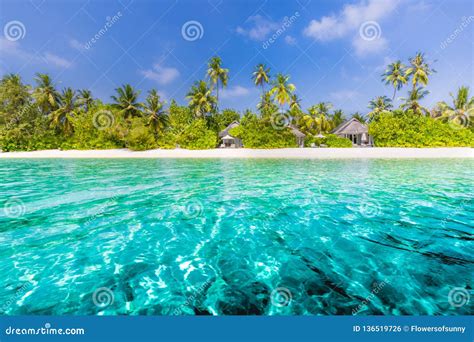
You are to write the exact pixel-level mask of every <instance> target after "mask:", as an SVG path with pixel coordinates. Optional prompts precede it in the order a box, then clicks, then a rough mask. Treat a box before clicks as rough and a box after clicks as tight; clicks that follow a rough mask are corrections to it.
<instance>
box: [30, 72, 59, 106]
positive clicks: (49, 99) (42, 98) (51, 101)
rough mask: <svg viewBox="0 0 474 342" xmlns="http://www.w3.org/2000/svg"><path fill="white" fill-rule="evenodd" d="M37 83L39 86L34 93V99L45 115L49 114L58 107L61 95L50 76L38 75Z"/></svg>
mask: <svg viewBox="0 0 474 342" xmlns="http://www.w3.org/2000/svg"><path fill="white" fill-rule="evenodd" d="M35 81H36V83H37V86H36V88H35V90H34V91H33V98H34V99H35V100H36V103H38V106H39V107H40V109H41V111H42V112H43V114H49V113H50V112H51V111H53V110H55V109H56V108H57V107H58V100H59V93H58V92H57V90H56V88H55V86H54V84H53V81H52V80H51V77H50V76H49V75H48V74H40V73H37V74H36V77H35Z"/></svg>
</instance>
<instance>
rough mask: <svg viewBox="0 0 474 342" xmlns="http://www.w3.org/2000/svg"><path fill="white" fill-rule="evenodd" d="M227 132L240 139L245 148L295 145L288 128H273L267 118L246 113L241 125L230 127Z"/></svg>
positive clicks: (293, 137)
mask: <svg viewBox="0 0 474 342" xmlns="http://www.w3.org/2000/svg"><path fill="white" fill-rule="evenodd" d="M229 133H230V134H231V135H232V136H234V137H237V138H240V139H242V142H243V144H244V147H246V148H284V147H297V144H296V138H295V136H294V135H293V134H292V133H291V131H290V129H289V128H284V129H275V128H273V126H272V125H271V124H270V122H269V121H268V120H265V119H260V118H257V116H256V115H255V114H253V113H250V112H248V113H246V114H245V115H244V117H243V118H242V122H241V125H240V126H238V127H235V128H232V129H231V130H230V131H229Z"/></svg>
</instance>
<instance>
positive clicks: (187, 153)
mask: <svg viewBox="0 0 474 342" xmlns="http://www.w3.org/2000/svg"><path fill="white" fill-rule="evenodd" d="M473 151H474V150H473V149H472V148H469V147H462V148H457V147H453V148H444V147H443V148H385V147H374V148H282V149H246V148H241V149H212V150H185V149H173V150H162V149H157V150H148V151H130V150H128V149H113V150H67V151H61V150H43V151H32V152H4V153H0V159H13V158H38V159H41V158H260V159H265V158H268V159H271V158H286V159H350V158H355V159H374V158H377V159H396V158H408V159H418V158H420V159H426V158H430V159H435V158H474V152H473Z"/></svg>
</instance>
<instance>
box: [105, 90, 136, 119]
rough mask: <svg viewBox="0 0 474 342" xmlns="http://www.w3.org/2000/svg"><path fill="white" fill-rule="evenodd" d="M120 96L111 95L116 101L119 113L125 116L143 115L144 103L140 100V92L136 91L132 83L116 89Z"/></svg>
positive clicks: (115, 104)
mask: <svg viewBox="0 0 474 342" xmlns="http://www.w3.org/2000/svg"><path fill="white" fill-rule="evenodd" d="M115 91H116V92H117V94H118V96H111V97H112V99H113V100H114V101H115V103H114V105H113V106H114V107H115V108H117V109H118V110H119V114H120V115H123V117H124V118H126V119H127V118H129V117H132V118H133V117H139V116H141V115H142V112H141V110H140V109H141V108H142V107H143V104H142V103H140V102H138V96H139V94H140V92H138V91H135V89H133V87H132V86H131V85H130V84H125V85H123V86H121V87H119V88H117V89H115Z"/></svg>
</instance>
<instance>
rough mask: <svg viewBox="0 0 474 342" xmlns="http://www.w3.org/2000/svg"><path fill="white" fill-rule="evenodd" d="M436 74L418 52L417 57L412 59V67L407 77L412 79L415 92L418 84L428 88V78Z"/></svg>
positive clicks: (406, 73) (407, 71) (408, 70)
mask: <svg viewBox="0 0 474 342" xmlns="http://www.w3.org/2000/svg"><path fill="white" fill-rule="evenodd" d="M433 72H434V70H433V69H431V68H430V66H429V65H428V63H427V62H426V61H425V57H424V55H423V54H422V53H421V52H418V53H417V54H416V55H415V57H412V58H410V67H409V68H408V69H406V71H405V76H406V77H407V78H408V77H411V78H412V84H413V91H415V89H416V87H417V85H418V83H421V84H422V85H424V86H426V85H427V84H428V76H429V75H431V74H432V73H433Z"/></svg>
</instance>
